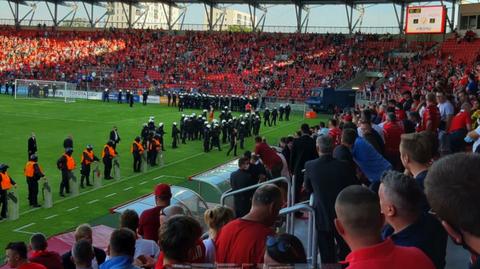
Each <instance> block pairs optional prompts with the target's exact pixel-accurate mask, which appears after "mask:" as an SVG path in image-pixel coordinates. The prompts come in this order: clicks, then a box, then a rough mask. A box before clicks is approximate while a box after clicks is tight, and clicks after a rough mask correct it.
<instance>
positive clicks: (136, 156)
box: [130, 136, 145, 172]
mask: <svg viewBox="0 0 480 269" xmlns="http://www.w3.org/2000/svg"><path fill="white" fill-rule="evenodd" d="M144 150H145V149H144V148H143V145H142V143H140V136H137V137H136V138H135V140H134V141H133V143H132V147H131V149H130V151H131V153H132V155H133V172H140V167H142V155H143V152H144Z"/></svg>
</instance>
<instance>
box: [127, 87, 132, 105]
mask: <svg viewBox="0 0 480 269" xmlns="http://www.w3.org/2000/svg"><path fill="white" fill-rule="evenodd" d="M131 95H132V94H131V93H130V90H127V92H126V93H125V103H126V104H129V103H130V96H131Z"/></svg>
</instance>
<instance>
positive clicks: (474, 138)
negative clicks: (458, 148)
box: [465, 125, 480, 153]
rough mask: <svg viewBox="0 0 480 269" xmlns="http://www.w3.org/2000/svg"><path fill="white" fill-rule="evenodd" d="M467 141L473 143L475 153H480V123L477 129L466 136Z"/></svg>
mask: <svg viewBox="0 0 480 269" xmlns="http://www.w3.org/2000/svg"><path fill="white" fill-rule="evenodd" d="M465 142H467V143H472V142H473V146H472V151H473V152H475V153H480V147H478V146H480V125H479V126H478V127H477V128H476V129H475V130H472V131H470V132H469V133H468V134H467V136H466V137H465Z"/></svg>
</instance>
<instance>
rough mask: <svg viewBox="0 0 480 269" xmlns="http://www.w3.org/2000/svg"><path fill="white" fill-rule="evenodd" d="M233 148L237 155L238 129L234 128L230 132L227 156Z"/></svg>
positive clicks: (234, 154) (234, 153)
mask: <svg viewBox="0 0 480 269" xmlns="http://www.w3.org/2000/svg"><path fill="white" fill-rule="evenodd" d="M232 150H233V156H237V129H236V128H232V131H231V132H230V148H229V149H228V152H227V156H228V155H230V152H232Z"/></svg>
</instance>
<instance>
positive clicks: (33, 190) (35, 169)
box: [24, 154, 45, 207]
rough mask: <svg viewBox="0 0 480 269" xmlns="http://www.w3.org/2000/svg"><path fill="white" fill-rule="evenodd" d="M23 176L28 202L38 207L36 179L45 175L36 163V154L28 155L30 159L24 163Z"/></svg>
mask: <svg viewBox="0 0 480 269" xmlns="http://www.w3.org/2000/svg"><path fill="white" fill-rule="evenodd" d="M24 174H25V177H26V178H27V185H28V203H29V205H30V206H32V207H40V205H39V204H38V200H37V196H38V181H39V180H40V179H41V178H42V177H44V176H45V174H44V173H43V171H42V168H41V167H40V165H38V157H37V155H36V154H32V155H30V160H29V161H28V162H27V164H26V165H25V169H24Z"/></svg>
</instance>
